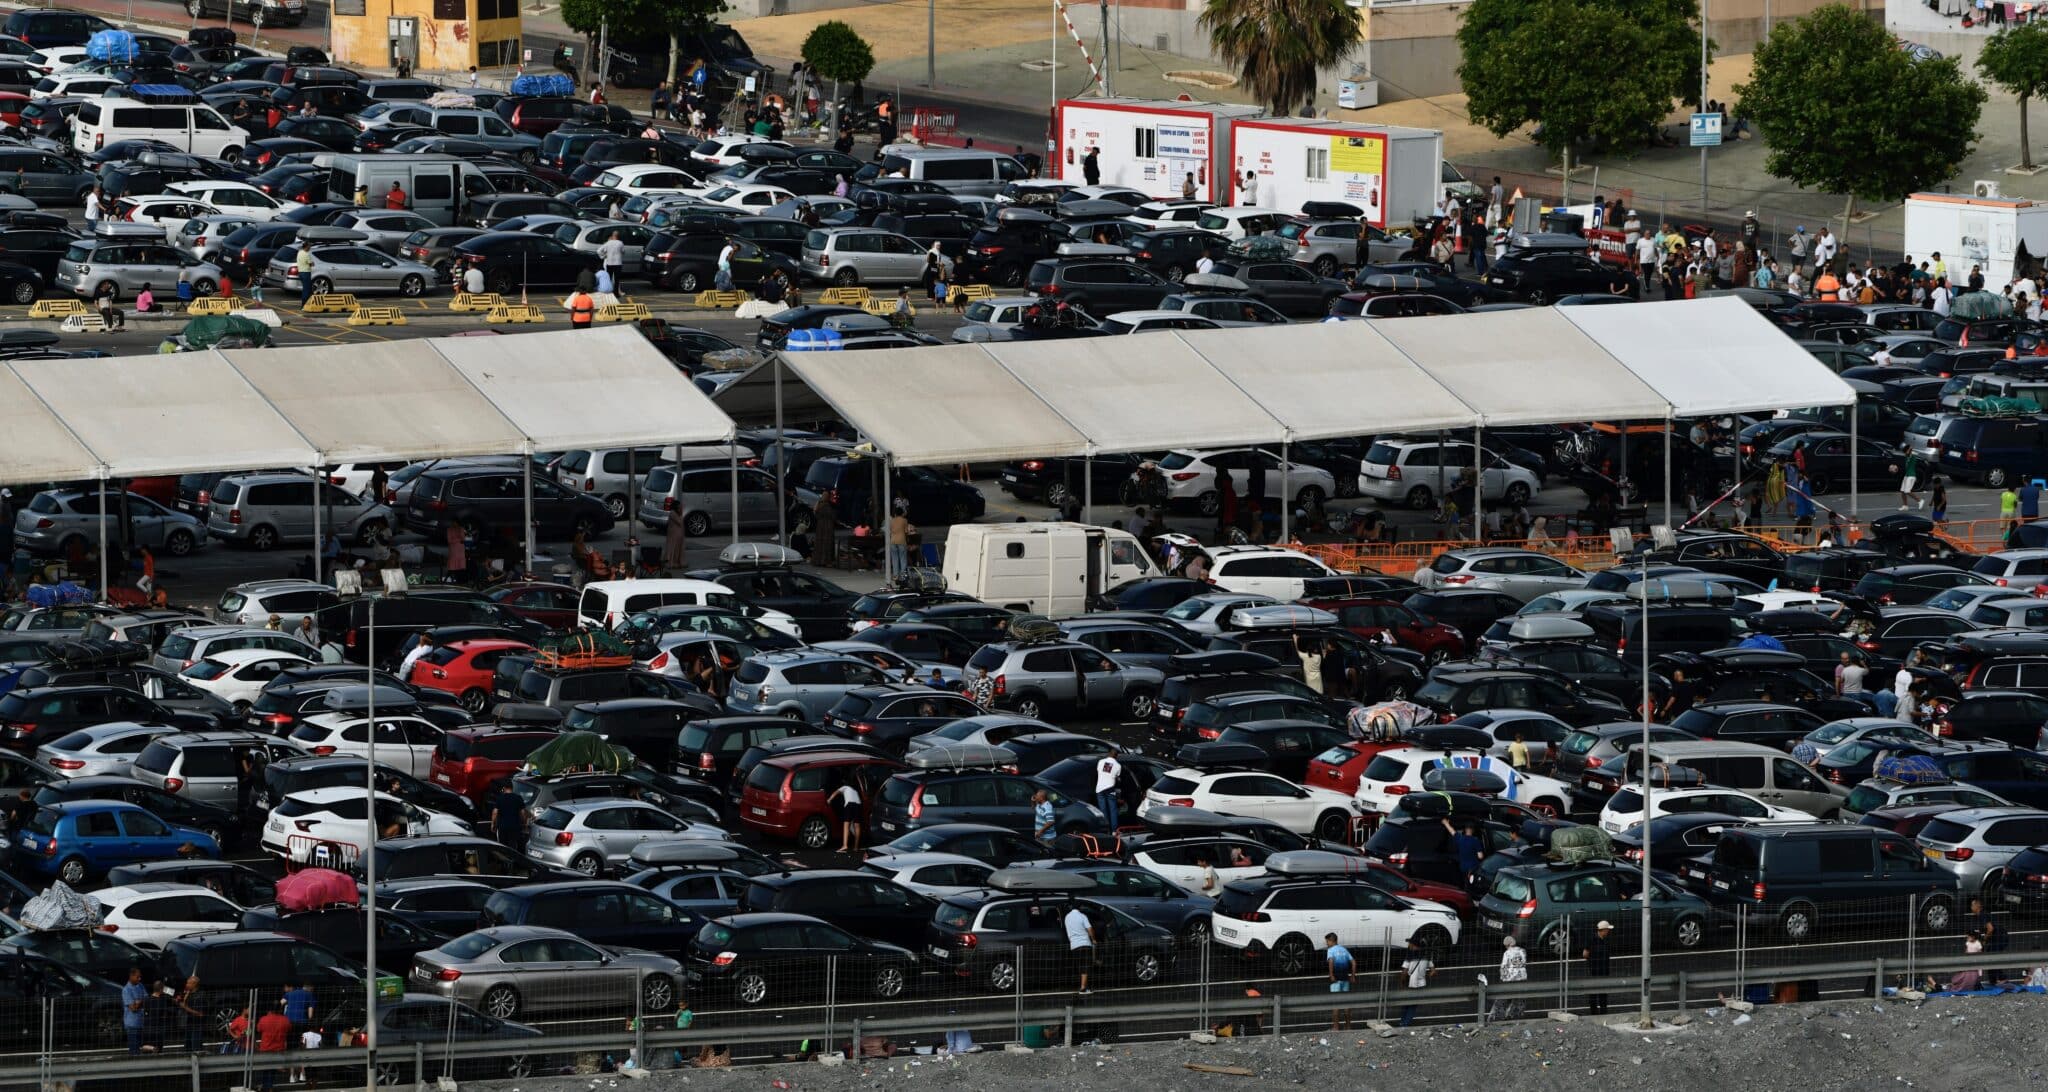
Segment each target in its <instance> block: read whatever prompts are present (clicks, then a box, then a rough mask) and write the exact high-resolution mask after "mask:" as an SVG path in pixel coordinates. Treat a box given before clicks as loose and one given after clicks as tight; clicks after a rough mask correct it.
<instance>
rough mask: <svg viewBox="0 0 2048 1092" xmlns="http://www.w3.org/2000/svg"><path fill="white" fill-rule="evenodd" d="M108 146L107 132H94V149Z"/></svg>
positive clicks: (24, 39) (97, 149)
mask: <svg viewBox="0 0 2048 1092" xmlns="http://www.w3.org/2000/svg"><path fill="white" fill-rule="evenodd" d="M27 40H28V39H26V38H23V39H22V41H24V42H25V41H27ZM106 146H107V134H105V133H94V134H93V135H92V147H93V150H94V151H99V150H100V149H101V148H104V147H106Z"/></svg>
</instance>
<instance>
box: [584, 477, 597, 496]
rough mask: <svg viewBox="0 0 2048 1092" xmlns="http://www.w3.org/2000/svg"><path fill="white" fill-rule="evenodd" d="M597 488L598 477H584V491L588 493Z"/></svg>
mask: <svg viewBox="0 0 2048 1092" xmlns="http://www.w3.org/2000/svg"><path fill="white" fill-rule="evenodd" d="M596 488H597V479H596V478H585V479H583V491H584V492H585V493H588V492H590V491H591V490H593V489H596Z"/></svg>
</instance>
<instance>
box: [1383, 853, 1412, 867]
mask: <svg viewBox="0 0 2048 1092" xmlns="http://www.w3.org/2000/svg"><path fill="white" fill-rule="evenodd" d="M1387 863H1388V864H1390V865H1392V866H1394V867H1395V868H1407V867H1408V855H1407V854H1406V853H1389V854H1387Z"/></svg>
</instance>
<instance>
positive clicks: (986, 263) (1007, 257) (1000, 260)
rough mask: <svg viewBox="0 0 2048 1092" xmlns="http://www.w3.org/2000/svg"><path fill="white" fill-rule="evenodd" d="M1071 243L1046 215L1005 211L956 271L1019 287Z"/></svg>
mask: <svg viewBox="0 0 2048 1092" xmlns="http://www.w3.org/2000/svg"><path fill="white" fill-rule="evenodd" d="M1072 241H1073V237H1072V236H1070V235H1068V234H1067V233H1066V232H1065V231H1064V230H1062V229H1061V227H1060V225H1059V224H1058V223H1057V222H1055V221H1054V220H1053V218H1052V217H1050V216H1047V215H1045V214H1044V213H1041V212H1036V211H1026V210H1021V209H1020V210H1005V211H1004V213H1003V215H1002V216H1001V217H1000V219H999V220H998V221H997V223H996V224H995V226H993V227H984V228H982V229H981V230H980V231H977V232H975V233H974V235H973V237H972V238H970V239H968V240H967V246H966V249H964V250H963V251H962V252H961V255H960V259H959V261H958V262H956V263H955V264H954V270H953V272H954V275H955V276H957V277H960V278H961V279H962V283H976V282H978V283H983V284H992V285H996V286H998V287H1001V288H1020V287H1022V286H1023V284H1024V278H1025V275H1026V274H1027V273H1028V272H1029V271H1030V269H1031V267H1032V264H1033V263H1035V262H1038V261H1040V260H1042V259H1046V258H1050V257H1052V256H1053V254H1054V252H1056V251H1057V250H1058V249H1059V248H1060V245H1061V244H1063V243H1070V242H1072ZM1200 256H1201V255H1200V254H1199V253H1196V254H1194V255H1191V256H1189V258H1188V260H1187V262H1186V263H1185V266H1186V269H1193V268H1194V267H1195V259H1196V258H1198V257H1200Z"/></svg>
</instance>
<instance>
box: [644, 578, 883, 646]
mask: <svg viewBox="0 0 2048 1092" xmlns="http://www.w3.org/2000/svg"><path fill="white" fill-rule="evenodd" d="M684 575H686V576H688V577H690V578H692V579H696V580H709V581H712V582H713V583H717V584H723V585H725V586H726V587H728V588H731V589H732V591H733V594H734V595H737V596H738V597H739V599H740V601H741V602H743V603H746V604H748V605H750V606H755V607H760V608H762V609H763V610H777V611H781V612H782V613H784V614H787V615H789V616H790V617H792V618H794V619H796V620H797V623H798V624H799V625H800V626H801V627H802V628H803V633H804V638H805V639H806V640H808V641H812V642H817V641H836V640H838V639H840V638H842V637H845V636H846V635H847V632H848V623H847V612H848V611H849V610H851V609H852V608H853V604H854V603H855V602H856V601H858V600H859V599H860V593H858V592H850V591H847V590H846V589H845V588H842V587H840V586H839V585H837V584H834V583H832V582H831V581H829V580H826V579H823V578H822V577H817V576H813V575H811V574H810V573H807V572H801V571H799V570H796V569H785V568H732V569H700V570H697V571H695V572H690V573H686V574H684Z"/></svg>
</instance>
